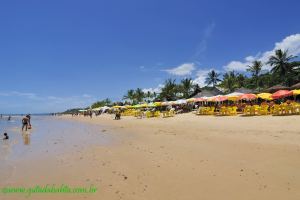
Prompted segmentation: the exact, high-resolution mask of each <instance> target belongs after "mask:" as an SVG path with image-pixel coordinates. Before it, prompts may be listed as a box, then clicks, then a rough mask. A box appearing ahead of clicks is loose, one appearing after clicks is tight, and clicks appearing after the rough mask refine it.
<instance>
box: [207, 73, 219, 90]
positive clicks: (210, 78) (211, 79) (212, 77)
mask: <svg viewBox="0 0 300 200" xmlns="http://www.w3.org/2000/svg"><path fill="white" fill-rule="evenodd" d="M219 76H220V74H218V73H217V72H215V70H211V71H210V72H208V74H207V77H206V79H205V84H207V85H212V86H213V87H215V85H216V84H218V82H220V81H221V80H220V79H219Z"/></svg>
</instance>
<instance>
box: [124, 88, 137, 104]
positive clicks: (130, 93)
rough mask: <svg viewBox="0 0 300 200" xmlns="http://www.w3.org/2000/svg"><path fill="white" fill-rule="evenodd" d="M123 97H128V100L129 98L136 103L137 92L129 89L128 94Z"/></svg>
mask: <svg viewBox="0 0 300 200" xmlns="http://www.w3.org/2000/svg"><path fill="white" fill-rule="evenodd" d="M123 99H126V100H129V101H131V103H134V100H135V92H134V90H132V89H131V90H128V91H127V94H126V95H124V97H123Z"/></svg>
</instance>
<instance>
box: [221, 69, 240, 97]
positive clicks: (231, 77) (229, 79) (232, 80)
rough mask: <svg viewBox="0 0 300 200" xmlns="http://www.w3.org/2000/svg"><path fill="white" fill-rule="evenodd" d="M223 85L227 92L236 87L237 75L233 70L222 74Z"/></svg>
mask: <svg viewBox="0 0 300 200" xmlns="http://www.w3.org/2000/svg"><path fill="white" fill-rule="evenodd" d="M222 85H223V87H224V88H225V89H226V91H227V92H233V91H234V90H235V89H236V88H237V87H238V85H237V76H236V74H235V72H234V71H230V72H226V73H225V74H224V76H223V82H222Z"/></svg>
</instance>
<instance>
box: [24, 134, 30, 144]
mask: <svg viewBox="0 0 300 200" xmlns="http://www.w3.org/2000/svg"><path fill="white" fill-rule="evenodd" d="M22 136H23V142H24V145H30V136H31V134H30V133H22Z"/></svg>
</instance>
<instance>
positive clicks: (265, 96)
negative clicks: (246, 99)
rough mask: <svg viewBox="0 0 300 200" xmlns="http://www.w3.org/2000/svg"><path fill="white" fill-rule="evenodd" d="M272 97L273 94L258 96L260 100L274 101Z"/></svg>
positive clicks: (260, 94)
mask: <svg viewBox="0 0 300 200" xmlns="http://www.w3.org/2000/svg"><path fill="white" fill-rule="evenodd" d="M271 96H272V94H271V93H259V94H257V97H258V98H261V99H265V100H272V97H271Z"/></svg>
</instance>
